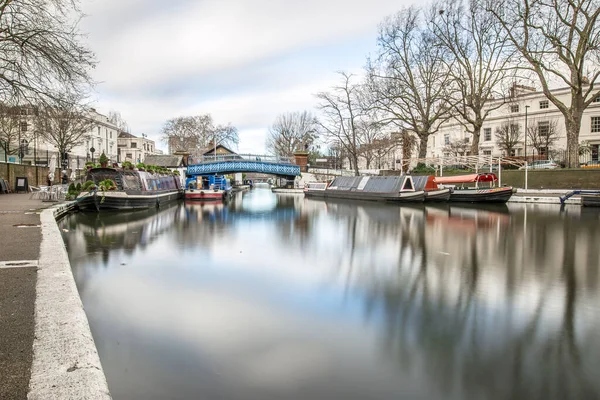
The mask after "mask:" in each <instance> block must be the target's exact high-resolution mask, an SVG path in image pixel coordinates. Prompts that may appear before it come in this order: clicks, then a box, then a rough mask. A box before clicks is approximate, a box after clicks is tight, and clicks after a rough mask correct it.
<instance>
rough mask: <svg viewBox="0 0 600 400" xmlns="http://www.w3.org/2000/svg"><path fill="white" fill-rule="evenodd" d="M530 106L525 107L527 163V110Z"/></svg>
mask: <svg viewBox="0 0 600 400" xmlns="http://www.w3.org/2000/svg"><path fill="white" fill-rule="evenodd" d="M528 109H529V106H525V162H527V110H528Z"/></svg>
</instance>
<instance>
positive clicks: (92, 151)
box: [90, 146, 96, 163]
mask: <svg viewBox="0 0 600 400" xmlns="http://www.w3.org/2000/svg"><path fill="white" fill-rule="evenodd" d="M95 151H96V149H95V148H94V146H92V147H91V148H90V153H92V163H93V162H94V152H95Z"/></svg>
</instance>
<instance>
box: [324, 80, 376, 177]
mask: <svg viewBox="0 0 600 400" xmlns="http://www.w3.org/2000/svg"><path fill="white" fill-rule="evenodd" d="M338 73H339V75H340V76H341V83H340V84H339V85H338V86H334V87H332V88H331V91H329V92H321V93H318V94H317V98H318V99H319V100H320V102H319V105H318V108H319V110H320V111H321V113H322V115H323V118H322V120H321V121H320V123H319V124H320V126H321V127H322V128H323V133H324V135H325V139H326V140H327V141H328V142H329V143H339V144H340V145H341V146H342V147H343V149H344V150H345V153H346V154H347V156H348V158H349V160H350V162H351V164H352V168H353V169H354V173H355V174H356V175H357V176H358V175H359V171H358V157H359V155H360V144H361V143H360V139H361V131H360V129H361V126H360V123H361V121H362V118H363V117H364V115H365V113H364V111H363V108H362V105H361V92H360V87H359V86H358V85H357V84H354V83H353V82H351V80H352V77H353V75H352V74H348V73H346V72H338Z"/></svg>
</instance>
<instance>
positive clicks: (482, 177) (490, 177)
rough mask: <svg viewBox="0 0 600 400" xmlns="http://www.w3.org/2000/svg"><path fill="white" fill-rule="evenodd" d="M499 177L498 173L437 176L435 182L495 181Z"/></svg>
mask: <svg viewBox="0 0 600 400" xmlns="http://www.w3.org/2000/svg"><path fill="white" fill-rule="evenodd" d="M497 180H498V178H497V177H496V174H469V175H457V176H437V177H436V178H435V183H440V184H453V183H474V182H495V181H497Z"/></svg>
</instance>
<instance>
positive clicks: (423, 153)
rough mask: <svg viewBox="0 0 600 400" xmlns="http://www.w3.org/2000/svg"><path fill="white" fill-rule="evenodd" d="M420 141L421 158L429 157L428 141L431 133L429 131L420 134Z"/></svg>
mask: <svg viewBox="0 0 600 400" xmlns="http://www.w3.org/2000/svg"><path fill="white" fill-rule="evenodd" d="M419 139H421V140H420V143H419V158H425V157H427V141H428V140H429V135H428V134H427V133H425V134H420V135H419Z"/></svg>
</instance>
